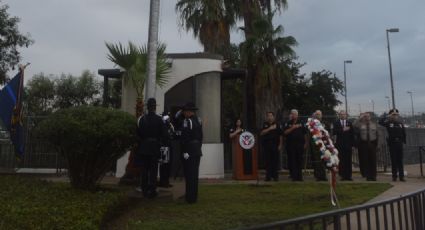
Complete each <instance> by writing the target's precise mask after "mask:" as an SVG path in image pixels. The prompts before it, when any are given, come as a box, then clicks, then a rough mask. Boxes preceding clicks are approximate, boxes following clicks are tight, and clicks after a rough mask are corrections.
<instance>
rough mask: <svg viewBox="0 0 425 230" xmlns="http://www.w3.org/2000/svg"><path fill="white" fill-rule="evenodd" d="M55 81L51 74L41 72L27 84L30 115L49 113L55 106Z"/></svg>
mask: <svg viewBox="0 0 425 230" xmlns="http://www.w3.org/2000/svg"><path fill="white" fill-rule="evenodd" d="M54 99H55V82H54V81H53V80H52V79H51V76H50V77H49V76H46V75H44V74H43V73H39V74H37V75H35V76H34V77H32V78H31V79H30V80H29V81H28V83H27V85H26V86H25V97H24V101H25V102H26V107H27V109H28V114H29V115H41V116H44V115H48V114H50V113H51V112H52V111H53V109H54V107H53V105H54Z"/></svg>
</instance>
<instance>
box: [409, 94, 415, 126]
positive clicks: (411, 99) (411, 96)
mask: <svg viewBox="0 0 425 230" xmlns="http://www.w3.org/2000/svg"><path fill="white" fill-rule="evenodd" d="M407 93H408V94H410V102H411V105H412V119H414V116H415V111H414V110H413V92H412V91H407Z"/></svg>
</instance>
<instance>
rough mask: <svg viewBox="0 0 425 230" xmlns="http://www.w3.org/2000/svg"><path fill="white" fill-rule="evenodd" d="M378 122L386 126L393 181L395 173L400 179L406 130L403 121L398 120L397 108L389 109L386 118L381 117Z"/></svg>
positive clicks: (401, 178)
mask: <svg viewBox="0 0 425 230" xmlns="http://www.w3.org/2000/svg"><path fill="white" fill-rule="evenodd" d="M379 124H380V125H382V126H384V127H385V128H387V131H388V139H387V142H388V147H389V149H390V156H391V168H392V175H393V181H396V180H397V173H398V177H399V179H400V181H405V179H404V168H403V143H404V144H406V131H405V129H404V125H403V123H402V122H401V121H400V119H399V116H398V110H397V109H391V110H390V111H389V117H388V118H387V119H385V118H384V119H381V120H380V121H379Z"/></svg>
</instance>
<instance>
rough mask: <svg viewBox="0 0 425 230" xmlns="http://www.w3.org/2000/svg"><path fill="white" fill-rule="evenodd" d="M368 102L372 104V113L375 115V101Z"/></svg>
mask: <svg viewBox="0 0 425 230" xmlns="http://www.w3.org/2000/svg"><path fill="white" fill-rule="evenodd" d="M370 102H371V103H372V113H373V114H375V101H374V100H373V99H372V100H370Z"/></svg>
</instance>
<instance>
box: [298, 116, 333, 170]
mask: <svg viewBox="0 0 425 230" xmlns="http://www.w3.org/2000/svg"><path fill="white" fill-rule="evenodd" d="M306 125H307V127H308V129H309V130H310V133H311V135H312V138H313V142H314V143H315V144H316V146H317V147H318V148H319V150H320V153H321V156H320V159H322V160H323V161H324V163H325V165H326V167H327V168H328V169H329V170H331V171H333V172H337V171H338V164H339V158H338V150H337V149H336V148H335V146H334V145H333V143H332V139H331V138H330V136H329V132H328V131H327V130H326V129H325V128H324V127H323V125H322V123H321V122H320V121H319V120H317V119H314V118H309V119H308V120H307V124H306Z"/></svg>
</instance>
